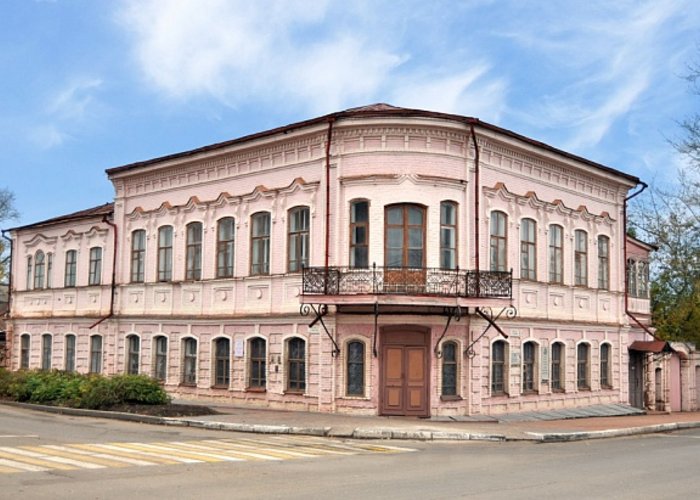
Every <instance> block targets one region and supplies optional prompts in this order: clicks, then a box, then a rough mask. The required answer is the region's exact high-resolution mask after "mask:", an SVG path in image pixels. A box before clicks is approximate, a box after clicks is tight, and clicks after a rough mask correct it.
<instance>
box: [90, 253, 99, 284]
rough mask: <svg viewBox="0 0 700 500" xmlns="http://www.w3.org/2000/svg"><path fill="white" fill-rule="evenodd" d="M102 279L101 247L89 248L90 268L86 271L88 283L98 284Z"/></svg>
mask: <svg viewBox="0 0 700 500" xmlns="http://www.w3.org/2000/svg"><path fill="white" fill-rule="evenodd" d="M101 280H102V248H100V247H92V248H91V249H90V269H89V273H88V285H99V284H100V281H101Z"/></svg>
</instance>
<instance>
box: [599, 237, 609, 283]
mask: <svg viewBox="0 0 700 500" xmlns="http://www.w3.org/2000/svg"><path fill="white" fill-rule="evenodd" d="M598 288H602V289H603V290H608V289H609V288H610V238H608V237H607V236H598Z"/></svg>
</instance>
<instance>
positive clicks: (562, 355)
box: [549, 342, 566, 392]
mask: <svg viewBox="0 0 700 500" xmlns="http://www.w3.org/2000/svg"><path fill="white" fill-rule="evenodd" d="M555 347H556V348H557V350H558V351H559V356H558V359H555V356H554V349H555ZM550 366H551V375H550V379H549V380H550V386H549V387H550V389H551V391H552V392H564V391H565V389H566V380H565V375H566V344H564V342H552V345H551V346H550ZM555 374H556V377H555ZM555 381H556V382H557V385H556V387H555Z"/></svg>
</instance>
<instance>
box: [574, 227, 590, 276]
mask: <svg viewBox="0 0 700 500" xmlns="http://www.w3.org/2000/svg"><path fill="white" fill-rule="evenodd" d="M574 243H575V246H574V285H576V286H588V234H587V233H586V231H583V230H582V229H577V230H576V231H574Z"/></svg>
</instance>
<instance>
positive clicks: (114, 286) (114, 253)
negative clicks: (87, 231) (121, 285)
mask: <svg viewBox="0 0 700 500" xmlns="http://www.w3.org/2000/svg"><path fill="white" fill-rule="evenodd" d="M102 222H104V223H105V224H109V225H110V226H112V233H113V235H114V238H113V239H114V246H113V251H112V284H111V294H110V297H109V314H108V315H107V316H104V317H103V318H100V319H99V320H97V321H95V322H94V323H93V324H92V325H90V328H89V329H90V330H92V329H93V328H95V327H96V326H97V325H99V324H100V323H102V322H103V321H106V320H108V319H109V318H111V317H112V316H114V296H115V295H116V292H117V225H116V224H115V223H114V222H112V221H110V220H109V219H108V217H107V215H105V216H103V217H102Z"/></svg>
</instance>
